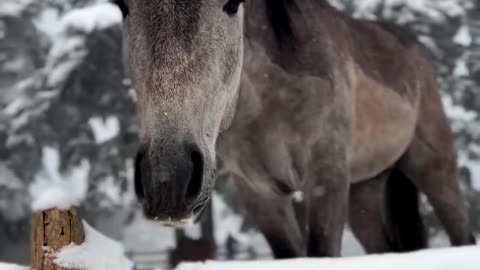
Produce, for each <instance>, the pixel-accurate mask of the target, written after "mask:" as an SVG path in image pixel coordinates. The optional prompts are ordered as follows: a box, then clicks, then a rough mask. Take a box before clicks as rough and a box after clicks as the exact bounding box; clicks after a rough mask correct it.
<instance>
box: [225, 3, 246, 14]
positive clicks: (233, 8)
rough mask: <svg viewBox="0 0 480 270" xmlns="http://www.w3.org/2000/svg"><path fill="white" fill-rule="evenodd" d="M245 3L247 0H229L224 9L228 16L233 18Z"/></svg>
mask: <svg viewBox="0 0 480 270" xmlns="http://www.w3.org/2000/svg"><path fill="white" fill-rule="evenodd" d="M243 2H245V0H229V1H228V2H227V4H225V6H224V7H223V11H225V13H227V14H228V15H230V16H233V15H235V14H237V12H238V8H239V7H240V5H241V4H242V3H243Z"/></svg>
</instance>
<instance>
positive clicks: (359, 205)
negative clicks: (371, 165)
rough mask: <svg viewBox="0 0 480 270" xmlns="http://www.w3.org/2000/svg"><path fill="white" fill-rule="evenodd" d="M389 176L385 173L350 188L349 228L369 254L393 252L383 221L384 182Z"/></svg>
mask: <svg viewBox="0 0 480 270" xmlns="http://www.w3.org/2000/svg"><path fill="white" fill-rule="evenodd" d="M389 174H390V173H389V172H388V171H387V172H384V173H382V174H380V175H379V176H377V177H375V178H373V179H369V180H367V181H364V182H360V183H357V184H353V185H352V186H351V187H350V207H349V209H348V211H349V219H350V227H351V229H352V232H353V234H354V235H355V237H356V238H357V239H358V241H360V243H361V244H362V246H363V248H364V249H365V251H366V252H367V253H369V254H370V253H384V252H390V251H394V250H393V248H392V247H391V245H390V241H389V237H388V232H387V228H386V224H385V221H384V219H385V215H384V211H385V209H384V200H385V198H384V193H385V182H386V181H387V179H388V176H389Z"/></svg>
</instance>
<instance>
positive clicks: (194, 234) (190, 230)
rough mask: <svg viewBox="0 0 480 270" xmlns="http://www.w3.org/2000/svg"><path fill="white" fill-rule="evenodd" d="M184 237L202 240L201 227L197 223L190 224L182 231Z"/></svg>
mask: <svg viewBox="0 0 480 270" xmlns="http://www.w3.org/2000/svg"><path fill="white" fill-rule="evenodd" d="M184 232H185V235H186V236H187V237H188V238H190V239H192V240H198V239H200V238H202V226H200V224H199V223H195V224H192V225H190V226H188V227H186V228H185V229H184Z"/></svg>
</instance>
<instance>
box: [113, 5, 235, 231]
mask: <svg viewBox="0 0 480 270" xmlns="http://www.w3.org/2000/svg"><path fill="white" fill-rule="evenodd" d="M115 2H116V3H117V4H118V5H119V6H120V8H121V9H122V12H123V13H124V17H125V22H124V33H125V37H124V39H125V43H126V44H125V45H126V46H125V48H126V55H127V56H128V65H129V69H130V74H131V76H132V79H133V81H134V85H135V88H136V90H137V95H138V110H139V115H140V121H141V127H142V131H141V133H142V135H141V146H140V149H139V151H138V154H137V160H136V163H135V190H136V193H137V196H138V198H139V199H140V201H141V203H142V204H143V208H144V212H145V215H146V216H147V217H148V218H151V219H155V220H158V221H163V222H166V223H168V224H171V225H177V224H182V223H185V222H190V221H192V219H194V218H195V217H196V216H197V215H198V214H199V212H201V210H202V209H203V208H204V206H205V204H206V203H207V201H208V199H209V198H210V194H211V191H212V188H213V186H214V181H215V179H214V174H215V164H216V162H215V156H216V153H215V143H216V139H217V137H218V134H219V133H220V132H221V131H222V129H225V128H226V127H228V125H229V124H230V122H231V120H232V118H233V114H234V107H235V103H236V99H237V92H238V86H239V82H240V73H241V67H242V59H243V12H244V11H243V7H242V2H243V0H115Z"/></svg>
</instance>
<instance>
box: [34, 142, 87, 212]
mask: <svg viewBox="0 0 480 270" xmlns="http://www.w3.org/2000/svg"><path fill="white" fill-rule="evenodd" d="M42 163H43V169H42V171H41V172H40V173H38V174H37V175H36V177H35V181H34V182H33V183H32V184H31V185H30V195H31V196H32V209H33V210H34V211H38V210H45V209H51V208H59V209H68V208H70V207H72V206H77V205H79V204H80V202H81V201H82V200H83V199H84V198H85V196H86V193H87V189H88V176H89V172H90V163H89V162H88V161H87V160H82V162H81V163H80V164H79V165H77V166H76V167H74V168H72V169H70V170H69V171H68V172H67V173H65V174H60V172H59V168H60V163H59V153H58V150H57V149H55V148H52V147H48V146H46V147H44V148H43V150H42Z"/></svg>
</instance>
